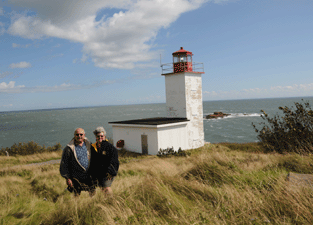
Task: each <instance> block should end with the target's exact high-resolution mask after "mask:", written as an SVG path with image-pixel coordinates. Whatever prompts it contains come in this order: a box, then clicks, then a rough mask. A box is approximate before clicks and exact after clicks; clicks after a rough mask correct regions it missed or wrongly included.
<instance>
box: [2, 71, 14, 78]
mask: <svg viewBox="0 0 313 225" xmlns="http://www.w3.org/2000/svg"><path fill="white" fill-rule="evenodd" d="M12 74H13V72H10V71H5V72H0V79H2V78H5V77H8V76H11V75H12Z"/></svg>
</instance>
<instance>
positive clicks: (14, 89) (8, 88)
mask: <svg viewBox="0 0 313 225" xmlns="http://www.w3.org/2000/svg"><path fill="white" fill-rule="evenodd" d="M23 87H25V86H24V85H18V86H15V81H10V82H9V83H6V82H2V83H0V93H1V92H6V93H18V92H20V89H21V88H23Z"/></svg>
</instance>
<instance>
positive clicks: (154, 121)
mask: <svg viewBox="0 0 313 225" xmlns="http://www.w3.org/2000/svg"><path fill="white" fill-rule="evenodd" d="M186 121H189V120H187V118H176V117H175V118H168V117H154V118H147V119H138V120H124V121H115V122H109V123H110V124H138V125H161V124H169V123H179V122H186Z"/></svg>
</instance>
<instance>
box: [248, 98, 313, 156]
mask: <svg viewBox="0 0 313 225" xmlns="http://www.w3.org/2000/svg"><path fill="white" fill-rule="evenodd" d="M278 109H279V110H281V112H282V113H283V116H281V117H280V116H279V115H278V114H276V115H275V116H274V117H273V118H270V117H269V116H268V114H266V113H265V111H264V110H261V112H263V115H261V117H262V119H263V120H265V121H266V122H261V123H260V125H263V127H262V129H260V130H259V129H257V128H256V126H255V125H254V124H253V123H252V126H253V127H254V128H255V131H256V132H257V133H258V136H257V137H258V139H259V140H260V143H261V144H262V145H263V147H264V148H265V149H266V151H268V152H278V153H285V152H295V153H298V154H307V153H312V152H313V145H312V144H313V136H312V135H313V111H312V109H311V107H310V104H309V102H304V101H303V99H302V103H298V102H295V108H294V107H293V106H292V107H290V108H289V107H287V106H285V107H279V108H278Z"/></svg>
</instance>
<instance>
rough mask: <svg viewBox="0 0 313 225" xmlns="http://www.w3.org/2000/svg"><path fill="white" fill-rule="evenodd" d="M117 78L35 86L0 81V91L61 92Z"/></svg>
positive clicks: (87, 87) (105, 83) (100, 83)
mask: <svg viewBox="0 0 313 225" xmlns="http://www.w3.org/2000/svg"><path fill="white" fill-rule="evenodd" d="M116 82H117V81H116V80H102V81H97V82H95V83H93V84H68V83H63V84H61V85H54V86H47V85H45V86H35V87H26V86H25V85H18V86H15V81H10V82H9V83H6V82H2V83H0V93H43V92H60V91H71V90H80V89H90V88H94V87H100V86H103V85H107V84H113V83H116Z"/></svg>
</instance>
